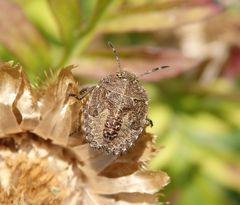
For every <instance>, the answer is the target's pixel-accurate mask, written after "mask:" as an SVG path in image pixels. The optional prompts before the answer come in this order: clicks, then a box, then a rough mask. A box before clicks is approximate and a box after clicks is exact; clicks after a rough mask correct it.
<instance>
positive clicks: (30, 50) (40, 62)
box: [0, 0, 50, 82]
mask: <svg viewBox="0 0 240 205" xmlns="http://www.w3.org/2000/svg"><path fill="white" fill-rule="evenodd" d="M0 22H1V24H0V43H1V44H2V45H3V46H4V47H5V48H6V49H7V50H9V51H10V52H11V53H12V54H13V55H15V56H16V57H17V59H18V60H19V61H20V62H21V63H22V64H23V65H24V67H25V68H26V70H27V74H28V76H29V78H30V80H31V81H32V82H33V81H34V80H36V79H35V78H36V76H39V77H41V76H43V72H42V69H43V68H48V67H49V65H50V56H49V48H48V45H47V43H46V42H45V40H44V39H43V38H42V36H41V35H40V33H39V32H38V31H37V30H36V28H35V27H34V26H33V25H32V23H31V22H30V21H29V20H28V19H27V17H26V16H25V15H24V13H23V11H22V10H21V8H20V7H19V6H18V5H17V4H15V3H14V2H12V1H8V0H1V1H0ZM9 60H11V59H9Z"/></svg>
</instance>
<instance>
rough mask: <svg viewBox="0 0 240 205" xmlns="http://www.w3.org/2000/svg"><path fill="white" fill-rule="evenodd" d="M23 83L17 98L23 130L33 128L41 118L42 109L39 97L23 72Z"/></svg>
mask: <svg viewBox="0 0 240 205" xmlns="http://www.w3.org/2000/svg"><path fill="white" fill-rule="evenodd" d="M21 79H22V85H21V89H20V92H19V95H18V97H17V100H16V103H15V104H16V107H17V109H18V111H19V112H20V113H21V124H20V127H21V129H22V130H28V131H29V130H33V128H35V127H36V125H37V124H38V122H39V120H40V111H39V108H38V105H37V97H36V94H35V93H34V91H33V89H32V87H31V85H30V83H29V82H28V80H27V79H26V75H25V74H24V73H23V72H21Z"/></svg>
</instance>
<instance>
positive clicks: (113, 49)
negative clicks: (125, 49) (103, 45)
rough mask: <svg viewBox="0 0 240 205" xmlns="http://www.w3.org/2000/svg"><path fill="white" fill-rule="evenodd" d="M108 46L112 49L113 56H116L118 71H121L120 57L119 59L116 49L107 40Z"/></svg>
mask: <svg viewBox="0 0 240 205" xmlns="http://www.w3.org/2000/svg"><path fill="white" fill-rule="evenodd" d="M108 46H109V47H110V48H111V49H112V51H113V54H114V56H115V58H116V61H117V64H118V69H119V71H121V70H122V66H121V63H120V59H119V55H118V53H117V50H116V49H115V47H114V46H113V44H112V43H111V42H110V41H108Z"/></svg>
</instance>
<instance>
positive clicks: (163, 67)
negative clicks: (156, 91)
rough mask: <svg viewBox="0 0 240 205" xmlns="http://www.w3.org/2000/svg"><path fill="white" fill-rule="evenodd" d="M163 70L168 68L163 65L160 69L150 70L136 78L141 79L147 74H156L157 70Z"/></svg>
mask: <svg viewBox="0 0 240 205" xmlns="http://www.w3.org/2000/svg"><path fill="white" fill-rule="evenodd" d="M165 68H169V66H167V65H164V66H161V67H157V68H153V69H151V70H148V71H146V72H144V73H142V74H140V75H139V76H137V78H141V77H143V76H145V75H148V74H150V73H153V72H156V71H158V70H160V69H161V70H163V69H165Z"/></svg>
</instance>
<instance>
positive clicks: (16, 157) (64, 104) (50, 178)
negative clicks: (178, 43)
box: [0, 62, 169, 205]
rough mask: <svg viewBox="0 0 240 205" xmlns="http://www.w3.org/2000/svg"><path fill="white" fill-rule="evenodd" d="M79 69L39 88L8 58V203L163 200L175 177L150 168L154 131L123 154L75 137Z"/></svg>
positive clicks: (4, 98)
mask: <svg viewBox="0 0 240 205" xmlns="http://www.w3.org/2000/svg"><path fill="white" fill-rule="evenodd" d="M71 69H72V66H69V67H67V68H65V69H63V70H62V71H61V72H60V73H59V75H58V77H57V79H56V80H55V81H54V83H51V84H49V85H48V86H45V87H42V88H39V89H33V88H32V87H31V85H30V84H29V82H28V80H27V79H26V76H25V74H24V73H23V71H22V69H21V66H20V65H12V64H11V63H9V62H8V63H0V113H1V116H0V159H1V160H0V204H3V205H7V204H8V205H9V204H20V205H21V204H34V205H43V204H53V205H55V204H62V205H65V204H66V205H79V204H83V205H91V204H101V205H102V204H107V205H108V204H110V205H111V204H120V205H121V204H124V205H127V204H129V205H130V204H158V202H157V195H156V193H157V192H158V191H159V189H161V188H162V187H163V186H165V185H166V184H167V183H168V182H169V177H168V176H167V174H165V173H164V172H160V171H159V172H153V171H148V170H146V169H145V167H144V164H145V163H146V162H147V161H148V160H149V159H150V158H151V156H152V154H154V152H155V148H154V147H153V145H152V136H151V135H150V134H147V133H143V134H142V136H141V137H139V139H138V140H137V141H136V143H135V145H134V146H133V147H131V149H130V150H129V151H128V153H127V154H125V155H123V156H112V155H107V154H105V153H104V152H101V151H97V150H93V149H91V148H90V146H89V144H87V143H86V142H85V141H84V137H83V134H82V133H81V132H79V133H76V134H73V135H71V133H73V131H74V130H76V129H77V128H78V127H79V126H81V125H80V124H79V123H80V121H79V115H80V114H81V113H80V112H81V107H82V104H81V103H84V102H76V101H75V100H74V99H72V98H69V96H68V94H69V93H70V92H71V93H72V92H75V93H77V92H78V88H77V83H76V82H75V80H74V78H73V76H72V74H71Z"/></svg>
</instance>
